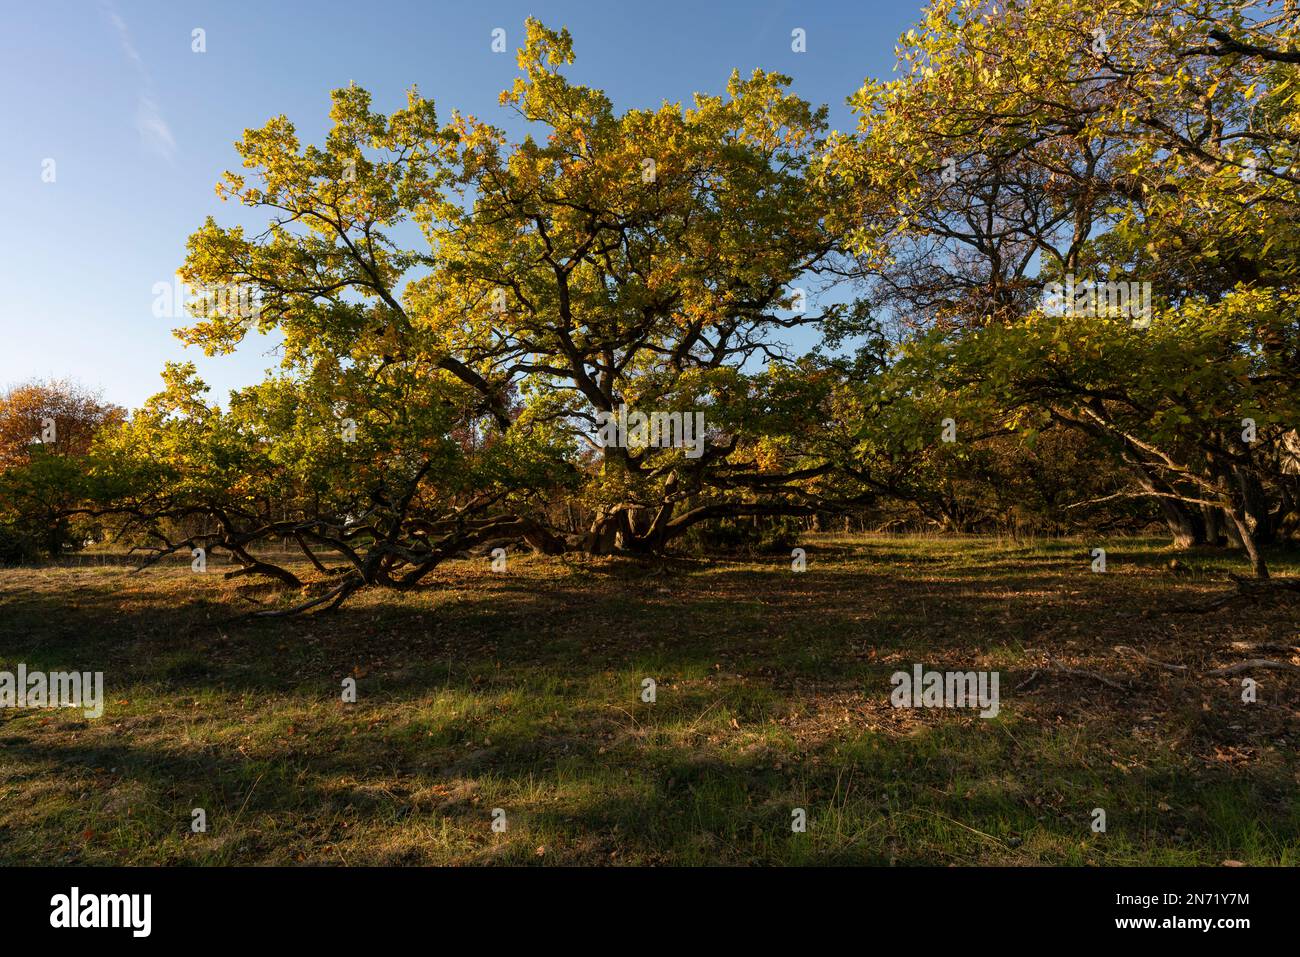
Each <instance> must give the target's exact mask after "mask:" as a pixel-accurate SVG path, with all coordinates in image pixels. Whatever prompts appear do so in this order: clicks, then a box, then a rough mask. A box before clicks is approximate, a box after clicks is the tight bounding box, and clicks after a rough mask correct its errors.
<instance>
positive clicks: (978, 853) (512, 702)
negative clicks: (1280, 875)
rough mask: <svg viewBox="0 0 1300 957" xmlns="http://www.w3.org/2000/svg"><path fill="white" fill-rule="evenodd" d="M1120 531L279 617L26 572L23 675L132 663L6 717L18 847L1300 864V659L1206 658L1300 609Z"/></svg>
mask: <svg viewBox="0 0 1300 957" xmlns="http://www.w3.org/2000/svg"><path fill="white" fill-rule="evenodd" d="M1094 544H1097V543H1096V542H1092V543H1089V542H1084V541H1046V540H1043V541H1036V542H1016V541H1013V540H1010V539H991V538H937V537H936V538H928V537H886V536H861V537H822V538H814V539H812V540H811V542H810V543H805V547H806V548H807V550H808V570H807V572H805V573H804V574H795V573H793V572H792V571H791V570H790V567H789V559H788V558H784V557H781V556H775V557H772V558H770V559H760V560H745V561H721V560H719V561H707V562H706V561H703V560H678V561H672V562H668V563H666V564H663V565H658V564H642V563H638V562H633V561H630V560H624V559H568V560H562V559H558V558H541V557H533V556H525V555H520V556H514V555H512V556H511V558H510V563H509V569H508V572H507V573H506V574H493V573H492V572H491V571H490V569H489V563H488V561H487V560H486V559H481V560H475V561H460V562H453V563H450V564H448V565H446V566H445V567H443V568H441V569H439V572H438V574H437V576H436V578H435V579H434V580H433V582H432V583H431V585H430V586H429V587H427V588H423V589H421V590H418V591H416V592H412V593H409V594H405V595H393V594H387V593H379V592H367V593H362V594H360V595H358V596H357V597H356V598H355V599H354V600H353V601H352V602H350V603H349V604H347V605H346V606H345V607H344V608H343V609H342V610H341V611H340V612H338V613H336V614H333V615H330V616H324V617H306V618H302V619H291V620H288V621H273V622H253V623H250V622H238V621H234V620H232V619H234V617H235V616H236V615H238V614H240V613H242V612H246V611H248V610H250V609H253V608H256V607H258V606H257V605H255V604H253V602H254V601H257V602H262V603H264V605H263V607H268V606H269V605H268V604H267V603H272V604H273V603H274V602H276V601H278V600H280V599H278V598H277V597H276V596H274V595H271V594H268V593H267V590H266V589H265V588H263V587H255V588H252V589H250V588H249V587H248V586H247V585H246V584H238V583H237V582H224V581H223V580H222V579H221V577H220V575H218V574H210V575H207V576H203V577H200V576H197V575H193V574H191V573H189V571H188V568H186V569H185V570H180V569H158V570H153V571H149V572H145V573H143V574H140V575H131V574H129V573H128V572H127V571H125V570H123V569H121V568H115V567H103V568H99V567H86V568H45V569H18V570H7V571H0V669H8V670H13V669H14V668H15V667H16V665H17V664H18V663H19V662H24V663H26V664H27V666H28V668H30V669H36V668H41V669H45V670H60V669H77V670H102V671H103V672H104V674H105V685H106V699H107V706H106V711H105V714H104V716H103V717H102V718H99V719H93V720H85V719H83V718H82V716H81V713H80V712H79V711H74V710H72V709H62V710H58V711H55V710H42V711H36V710H12V709H10V710H5V711H0V863H3V864H37V863H45V864H58V863H87V864H150V863H165V864H174V863H193V864H244V863H253V864H283V863H295V862H303V863H315V864H326V863H338V864H344V863H346V864H352V865H358V864H472V863H511V864H519V863H538V864H557V863H565V864H568V863H576V864H597V863H614V864H633V863H642V864H644V863H660V864H696V863H826V864H838V863H863V864H889V863H897V864H899V865H913V864H939V865H946V864H957V865H971V864H995V865H1019V864H1115V865H1129V864H1189V865H1190V864H1215V865H1217V864H1219V863H1221V862H1223V861H1225V860H1234V861H1242V862H1245V863H1247V864H1262V865H1292V866H1294V865H1296V864H1300V757H1298V756H1297V746H1298V745H1300V675H1297V674H1295V673H1289V672H1285V671H1258V672H1251V673H1250V674H1251V675H1252V676H1253V677H1254V678H1256V679H1257V680H1258V682H1259V700H1258V701H1257V702H1256V703H1253V704H1246V703H1243V702H1242V700H1241V677H1240V676H1237V677H1226V678H1212V677H1207V676H1204V674H1203V672H1204V671H1206V670H1208V669H1211V668H1215V667H1221V666H1224V665H1228V664H1232V663H1235V662H1238V661H1242V660H1245V659H1248V658H1254V657H1267V658H1272V659H1282V660H1287V659H1288V658H1289V659H1290V660H1292V661H1294V662H1297V663H1300V657H1297V656H1294V655H1288V653H1287V652H1286V651H1285V650H1282V651H1278V650H1276V649H1274V650H1272V651H1269V652H1267V653H1260V652H1259V651H1258V650H1254V651H1252V650H1251V646H1259V645H1269V644H1271V645H1292V646H1294V645H1296V644H1298V643H1300V602H1297V601H1295V600H1291V601H1290V602H1289V603H1287V602H1278V603H1276V604H1260V605H1232V606H1229V607H1228V608H1227V609H1225V610H1223V611H1220V612H1215V613H1211V614H1200V615H1193V614H1180V613H1176V612H1173V611H1171V610H1170V609H1173V608H1176V607H1180V606H1184V605H1190V604H1194V603H1197V602H1203V601H1205V600H1207V599H1209V598H1211V597H1213V596H1215V595H1218V594H1221V593H1223V591H1224V590H1225V589H1226V588H1227V587H1228V586H1227V585H1226V583H1225V573H1226V572H1227V571H1230V570H1231V571H1240V570H1241V566H1240V562H1239V558H1238V556H1236V555H1233V554H1229V553H1224V552H1208V551H1207V552H1202V553H1191V554H1181V555H1180V556H1179V557H1180V558H1181V560H1182V561H1183V562H1185V563H1186V565H1187V566H1188V567H1189V568H1190V571H1189V572H1187V573H1184V574H1175V573H1173V572H1171V571H1170V570H1169V569H1168V568H1167V567H1166V564H1167V562H1168V561H1169V558H1170V557H1171V553H1170V552H1167V551H1165V550H1164V548H1163V545H1162V544H1161V543H1158V542H1155V541H1151V540H1112V541H1108V542H1105V543H1103V544H1105V545H1106V547H1107V551H1108V562H1109V568H1108V571H1107V573H1106V574H1094V573H1092V572H1091V571H1090V568H1089V549H1090V548H1091V547H1092V545H1094ZM1270 562H1271V565H1272V567H1273V570H1274V574H1276V575H1286V574H1297V573H1300V554H1297V553H1295V552H1292V553H1289V554H1283V553H1273V554H1271V555H1270ZM219 570H220V569H218V568H215V567H214V568H213V571H214V572H216V571H219ZM240 581H242V580H240ZM293 597H296V596H293ZM287 598H288V596H286V597H285V599H284V600H286V601H287ZM1117 646H1124V647H1126V648H1132V649H1135V650H1136V651H1138V652H1140V653H1141V654H1142V655H1146V656H1148V657H1149V658H1150V659H1155V660H1156V661H1159V662H1163V663H1165V664H1166V665H1182V666H1186V667H1185V669H1183V670H1174V669H1172V668H1168V667H1162V666H1161V665H1158V664H1153V663H1152V662H1151V661H1149V660H1146V659H1144V658H1142V657H1140V656H1139V655H1137V654H1135V653H1133V652H1130V651H1126V650H1118V651H1117V650H1116V648H1117ZM1049 658H1050V659H1053V660H1054V661H1055V662H1056V666H1057V667H1060V668H1072V669H1076V670H1077V671H1079V672H1085V671H1086V672H1090V673H1091V674H1068V673H1063V672H1061V671H1059V670H1045V668H1046V666H1047V663H1048V661H1049ZM914 663H921V664H924V665H925V666H926V667H928V668H937V669H950V670H968V669H990V670H995V671H998V672H1000V675H1001V710H1000V713H999V714H998V715H997V717H996V718H992V719H982V718H980V717H978V715H977V714H976V713H975V712H974V711H970V710H952V709H947V710H921V709H915V710H913V709H895V708H893V707H892V706H891V704H890V700H889V694H890V690H891V689H890V683H889V677H890V674H891V673H892V672H894V671H898V670H910V669H911V668H912V666H913V664H914ZM1036 670H1037V671H1038V675H1037V676H1036V677H1031V676H1032V675H1033V673H1034V672H1035V671H1036ZM348 676H353V677H355V678H356V679H357V688H358V701H357V702H356V703H355V704H347V703H344V702H342V701H341V700H340V683H341V682H342V680H343V679H344V678H346V677H348ZM1098 676H1100V677H1104V678H1106V679H1108V680H1109V681H1111V682H1114V683H1115V685H1118V687H1117V686H1114V685H1112V684H1107V683H1104V682H1103V681H1100V680H1097V677H1098ZM646 677H652V678H654V679H655V680H656V682H657V700H656V701H655V702H654V703H645V702H643V701H642V700H641V683H642V680H643V679H644V678H646ZM198 807H201V808H204V809H205V810H206V812H207V819H208V831H207V833H205V834H192V833H191V831H190V820H191V817H190V815H191V809H192V808H198ZM797 807H802V808H805V809H806V810H807V817H808V829H807V832H806V833H802V834H800V833H792V831H791V826H790V822H791V810H792V809H793V808H797ZM1098 807H1100V808H1103V809H1105V811H1106V814H1107V824H1108V827H1107V830H1106V832H1105V833H1104V834H1102V833H1094V832H1093V831H1092V829H1091V828H1090V823H1091V820H1092V818H1091V812H1092V809H1094V808H1098ZM494 808H501V809H503V810H504V811H505V812H506V820H507V822H508V826H507V829H506V830H505V831H504V832H503V833H502V832H494V831H493V829H492V827H491V821H492V818H491V815H492V809H494Z"/></svg>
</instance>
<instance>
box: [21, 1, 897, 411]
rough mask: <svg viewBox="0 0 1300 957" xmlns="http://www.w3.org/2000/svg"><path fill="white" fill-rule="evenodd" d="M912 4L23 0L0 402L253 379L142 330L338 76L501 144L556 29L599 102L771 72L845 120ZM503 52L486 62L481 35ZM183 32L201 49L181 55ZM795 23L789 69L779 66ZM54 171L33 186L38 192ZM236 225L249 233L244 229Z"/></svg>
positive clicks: (256, 360) (115, 396)
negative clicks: (82, 389)
mask: <svg viewBox="0 0 1300 957" xmlns="http://www.w3.org/2000/svg"><path fill="white" fill-rule="evenodd" d="M920 6H921V0H837V2H820V3H818V2H809V3H777V2H764V0H749V2H721V3H705V2H700V0H694V2H677V0H671V2H670V0H656V2H652V3H635V2H633V3H624V2H607V3H595V2H590V0H589V2H586V3H563V2H557V0H533V2H524V3H491V2H478V3H465V2H452V3H442V2H432V0H425V2H415V0H410V2H407V0H402V2H385V0H370V2H357V0H340V2H315V3H306V2H302V3H296V2H287V0H286V2H268V0H261V2H251V0H234V2H230V0H227V2H183V0H182V2H176V0H171V2H164V0H140V2H131V0H43V2H41V3H36V4H23V5H22V7H21V9H20V8H18V7H16V6H15V7H13V8H11V9H10V12H9V13H7V14H6V15H5V18H4V20H5V22H4V26H3V28H0V117H3V122H4V127H5V132H4V137H3V141H4V146H3V148H0V213H2V214H3V221H4V227H5V228H4V229H3V231H2V232H0V343H3V347H2V348H0V388H2V387H4V386H7V385H11V384H14V383H17V382H19V381H24V380H27V379H30V378H34V377H35V378H51V377H54V378H65V377H66V378H72V379H75V380H79V381H80V382H82V383H84V384H85V385H87V386H91V387H94V388H102V389H103V391H104V395H105V397H106V398H107V399H109V400H111V401H114V402H117V403H120V404H122V405H126V406H128V407H134V406H137V405H139V404H140V403H141V402H142V401H143V400H144V399H145V398H146V397H148V396H149V395H151V394H152V393H153V392H155V391H157V390H158V388H159V387H160V385H161V380H160V379H159V377H158V373H159V371H160V370H161V368H162V366H163V363H164V362H165V361H166V360H168V359H191V360H193V361H194V362H196V363H197V364H198V366H199V370H200V373H201V375H202V376H203V377H204V379H206V380H207V382H208V383H209V384H210V385H211V386H213V392H214V398H224V396H225V393H226V391H227V390H228V389H230V388H233V387H236V386H239V385H244V384H248V383H250V382H253V381H256V380H258V379H259V378H261V375H262V372H263V370H264V369H266V368H268V367H270V366H273V365H275V364H276V363H277V362H278V359H277V358H276V356H274V355H273V354H271V353H270V352H269V350H270V349H271V348H272V346H273V345H274V343H273V342H272V341H269V340H266V339H259V340H250V341H249V342H248V343H246V344H245V345H244V347H242V348H241V350H240V351H239V353H238V354H236V355H234V356H227V357H216V358H212V359H208V358H205V357H204V356H203V355H202V353H201V352H199V351H198V350H196V349H192V348H190V349H187V348H185V347H183V346H182V345H181V343H180V342H179V341H177V340H176V339H175V338H174V337H173V336H172V334H171V330H172V328H173V327H175V326H177V325H180V324H181V322H180V321H178V320H172V319H166V318H164V319H159V318H155V317H154V314H153V303H154V292H153V289H154V285H155V284H156V283H159V282H165V281H170V280H171V279H172V277H173V275H174V272H175V269H176V267H177V266H178V265H179V263H180V262H181V259H182V257H183V255H184V249H185V240H186V237H187V236H188V235H189V234H190V232H192V231H193V230H194V229H195V228H196V227H197V226H199V225H200V224H201V223H202V222H203V219H204V217H205V216H207V215H209V214H212V215H215V216H216V217H217V219H218V221H219V222H237V221H239V220H240V217H241V216H242V215H243V213H242V211H241V210H239V209H238V208H237V207H233V206H231V205H230V204H228V203H224V204H223V203H222V202H220V201H219V200H218V199H217V197H216V195H215V193H214V192H213V186H214V184H215V183H216V181H217V179H218V178H219V176H220V174H221V172H222V171H223V170H226V169H231V168H235V167H236V166H237V162H238V160H237V156H236V154H235V151H234V148H233V143H234V141H235V140H236V139H237V138H238V137H239V136H240V134H241V133H242V132H243V130H244V129H245V128H248V127H253V126H260V125H262V124H263V123H264V122H265V121H266V120H267V119H268V118H270V117H271V116H274V115H277V114H280V113H284V114H286V115H288V117H289V118H290V119H291V120H293V121H294V123H295V124H296V125H297V127H298V131H299V136H300V138H301V139H302V140H303V141H304V142H306V141H316V140H319V139H320V138H321V136H322V135H323V132H324V130H325V128H326V125H327V118H326V114H327V111H328V107H329V91H330V89H332V88H334V87H339V86H346V85H347V84H348V82H349V81H356V82H357V83H358V84H360V85H361V86H364V87H366V88H367V89H369V90H370V91H371V93H372V95H373V96H374V100H375V105H376V108H378V109H383V110H391V109H393V108H395V107H398V106H400V105H402V104H403V103H404V95H405V90H406V89H407V88H408V87H409V86H410V85H411V84H412V83H415V84H418V86H419V88H420V91H421V93H423V94H424V95H425V96H427V97H431V98H432V99H433V100H434V101H435V103H436V104H437V106H438V110H439V115H440V116H442V117H448V116H449V115H450V113H451V110H452V109H453V108H459V109H460V110H462V111H464V112H469V113H474V114H476V115H478V116H480V117H483V118H485V119H488V120H490V121H493V122H496V123H498V124H500V125H502V126H505V127H506V128H507V129H509V128H510V125H509V119H510V115H509V114H508V113H507V112H506V111H504V110H502V109H501V108H500V107H498V106H497V95H498V93H499V92H500V91H501V90H503V89H505V88H507V87H508V86H509V85H510V83H511V81H512V80H513V78H514V76H515V71H516V67H515V60H514V55H513V49H514V47H515V46H516V45H517V43H518V42H519V41H520V40H521V38H522V33H523V21H524V19H525V18H526V17H527V16H529V15H532V16H536V17H539V18H540V19H541V20H542V21H543V22H545V23H546V24H547V25H549V26H555V27H559V26H567V27H568V28H569V30H570V32H571V33H572V34H573V37H574V47H575V52H576V54H577V63H576V64H575V66H574V67H573V68H572V70H571V71H570V75H571V76H572V77H573V78H574V79H575V80H577V81H579V82H583V83H587V84H590V85H592V86H598V87H601V88H602V89H604V90H606V91H607V92H608V93H609V95H610V96H611V98H612V99H613V101H614V103H615V105H616V106H617V107H651V106H656V105H658V104H659V103H660V102H661V101H662V100H665V99H667V100H670V101H672V100H688V99H689V97H690V96H691V94H692V93H694V92H695V91H697V90H701V91H706V92H720V91H721V89H722V88H723V86H724V84H725V82H726V78H727V76H728V74H729V73H730V71H731V70H732V68H739V69H740V70H742V71H743V72H748V71H750V70H752V69H753V68H755V67H763V68H765V69H771V70H779V71H781V72H784V73H787V74H789V75H791V76H792V77H793V78H794V89H795V91H796V92H798V93H799V94H800V95H801V96H803V97H805V98H806V99H809V100H811V101H813V102H814V103H826V104H828V105H829V106H830V108H831V118H832V124H833V125H834V126H836V127H838V128H841V129H846V128H849V127H851V126H852V119H851V117H850V115H849V112H848V110H847V108H846V107H845V105H844V98H845V97H846V96H847V95H848V94H849V93H850V92H852V91H853V90H854V89H856V88H857V87H858V86H859V85H860V84H861V82H862V80H863V78H864V77H866V76H868V75H871V76H883V75H886V74H888V73H889V72H890V71H891V70H892V69H893V64H894V43H895V41H896V39H897V38H898V36H899V35H900V34H901V33H902V32H903V31H904V30H906V29H907V28H908V27H909V26H912V25H913V24H914V22H915V21H916V19H917V18H918V16H919V11H920ZM496 27H501V28H504V29H505V30H506V32H507V40H508V43H509V45H510V48H511V51H510V52H509V53H507V54H494V53H492V52H491V49H490V44H491V32H492V30H493V29H494V28H496ZM195 28H202V29H203V30H204V31H205V33H206V46H207V50H206V52H204V53H195V52H193V51H192V49H191V45H192V42H191V36H192V31H193V30H194V29H195ZM795 28H802V29H804V30H805V31H806V35H807V52H806V53H801V54H800V53H794V52H792V50H791V42H790V37H791V31H792V30H793V29H795ZM47 160H53V161H54V166H53V173H54V181H53V182H45V181H43V174H45V173H46V171H47V170H48V169H49V166H48V165H47V163H46V161H47ZM245 221H247V222H250V223H251V222H255V221H249V220H245Z"/></svg>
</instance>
